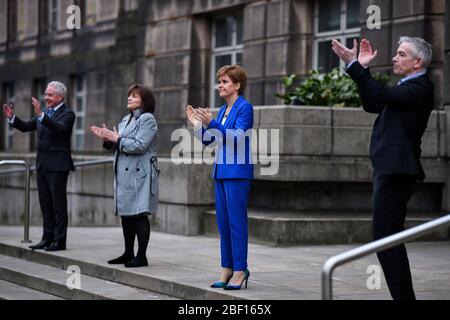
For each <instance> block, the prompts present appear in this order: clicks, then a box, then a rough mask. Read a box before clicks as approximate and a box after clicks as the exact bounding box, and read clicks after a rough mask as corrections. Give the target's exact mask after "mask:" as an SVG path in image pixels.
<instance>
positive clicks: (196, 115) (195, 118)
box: [186, 105, 213, 128]
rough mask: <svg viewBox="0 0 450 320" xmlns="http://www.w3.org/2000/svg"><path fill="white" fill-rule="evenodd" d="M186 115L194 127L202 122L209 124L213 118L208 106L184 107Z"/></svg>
mask: <svg viewBox="0 0 450 320" xmlns="http://www.w3.org/2000/svg"><path fill="white" fill-rule="evenodd" d="M186 116H187V118H188V120H189V121H190V122H191V124H192V125H193V126H194V128H198V127H200V126H201V125H202V124H203V123H204V124H206V125H209V124H210V123H211V120H212V118H213V117H212V112H211V110H210V109H209V108H193V107H192V106H191V105H188V106H187V107H186Z"/></svg>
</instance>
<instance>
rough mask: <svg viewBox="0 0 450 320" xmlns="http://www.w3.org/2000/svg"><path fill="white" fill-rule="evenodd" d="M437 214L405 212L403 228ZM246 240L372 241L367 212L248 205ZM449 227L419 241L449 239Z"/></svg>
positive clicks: (212, 226)
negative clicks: (306, 210) (264, 207)
mask: <svg viewBox="0 0 450 320" xmlns="http://www.w3.org/2000/svg"><path fill="white" fill-rule="evenodd" d="M439 216H440V215H439V214H438V213H426V214H423V213H414V212H411V213H408V217H407V219H406V223H405V227H406V228H411V227H413V226H416V225H419V224H422V223H425V222H427V221H430V220H432V219H435V218H438V217H439ZM248 224H249V225H248V228H249V241H250V242H252V243H259V244H264V245H271V246H290V245H307V244H308V245H309V244H314V245H328V244H333V245H334V244H357V243H366V242H370V241H372V216H371V213H370V212H352V213H338V212H299V211H280V210H268V209H257V208H249V210H248ZM204 231H205V235H208V236H214V237H217V236H218V229H217V223H216V212H215V210H208V211H206V212H205V214H204ZM449 235H450V229H441V230H440V231H437V232H435V233H433V234H430V235H428V236H425V237H423V238H420V239H419V240H421V241H441V240H449V239H450V236H449Z"/></svg>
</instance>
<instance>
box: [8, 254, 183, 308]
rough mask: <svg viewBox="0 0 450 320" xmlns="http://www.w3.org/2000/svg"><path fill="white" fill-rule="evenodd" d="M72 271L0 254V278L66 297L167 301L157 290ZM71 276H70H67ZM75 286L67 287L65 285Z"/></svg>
mask: <svg viewBox="0 0 450 320" xmlns="http://www.w3.org/2000/svg"><path fill="white" fill-rule="evenodd" d="M75 277H76V274H74V273H71V272H66V270H63V269H59V268H55V267H51V266H48V265H44V264H40V263H36V262H30V261H27V260H23V259H18V258H14V257H10V256H5V255H0V279H2V280H5V281H8V282H12V283H15V284H17V285H20V286H25V287H27V288H31V289H33V290H38V291H41V292H44V293H47V294H51V295H54V296H58V297H61V298H64V299H70V300H167V299H174V298H171V297H169V296H166V295H162V294H159V293H155V292H151V291H147V290H142V289H137V288H134V287H130V286H126V285H122V284H118V283H114V282H110V281H105V280H102V279H98V278H95V277H91V276H88V275H85V274H79V282H78V281H77V280H75V279H74V278H75ZM69 278H71V279H72V280H71V279H69ZM67 283H69V284H72V285H77V284H79V286H77V287H75V288H73V287H72V288H69V286H68V284H67Z"/></svg>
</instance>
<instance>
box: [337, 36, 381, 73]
mask: <svg viewBox="0 0 450 320" xmlns="http://www.w3.org/2000/svg"><path fill="white" fill-rule="evenodd" d="M331 45H332V47H331V49H332V50H333V51H334V53H336V55H337V56H338V57H339V58H341V59H342V61H344V63H345V64H346V65H348V64H349V63H350V62H351V61H352V60H356V59H358V62H359V63H360V64H361V65H362V66H363V67H364V68H367V67H368V66H369V65H370V63H371V62H372V61H373V59H375V58H376V56H377V55H378V51H377V50H375V51H373V49H372V46H371V44H370V41H369V40H366V39H362V40H361V43H360V45H359V55H358V41H356V39H354V40H353V48H351V49H349V48H347V47H346V46H344V45H343V44H341V43H340V42H339V41H337V40H336V39H334V40H333V41H332V43H331Z"/></svg>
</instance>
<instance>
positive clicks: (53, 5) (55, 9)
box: [47, 0, 59, 35]
mask: <svg viewBox="0 0 450 320" xmlns="http://www.w3.org/2000/svg"><path fill="white" fill-rule="evenodd" d="M47 1H48V34H50V35H52V34H55V33H57V32H58V18H59V4H58V3H59V1H58V0H47Z"/></svg>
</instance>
